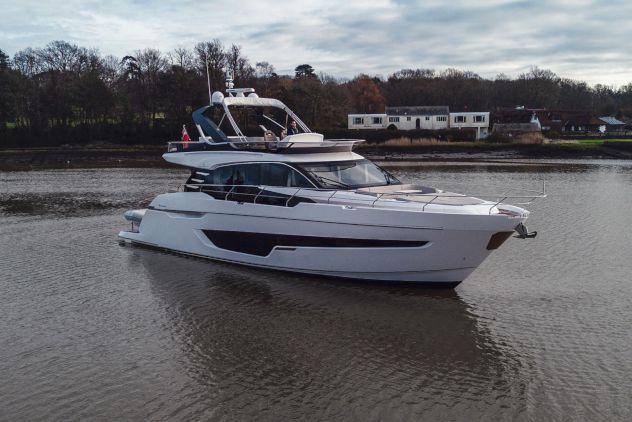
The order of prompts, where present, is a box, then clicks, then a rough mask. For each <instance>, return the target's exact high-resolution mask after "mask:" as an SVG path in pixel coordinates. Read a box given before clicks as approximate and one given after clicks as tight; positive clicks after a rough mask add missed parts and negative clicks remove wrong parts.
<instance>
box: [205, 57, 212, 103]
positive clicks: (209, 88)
mask: <svg viewBox="0 0 632 422" xmlns="http://www.w3.org/2000/svg"><path fill="white" fill-rule="evenodd" d="M204 62H205V63H206V85H207V86H208V104H209V105H213V98H212V96H211V77H210V76H209V73H208V52H206V54H205V56H204Z"/></svg>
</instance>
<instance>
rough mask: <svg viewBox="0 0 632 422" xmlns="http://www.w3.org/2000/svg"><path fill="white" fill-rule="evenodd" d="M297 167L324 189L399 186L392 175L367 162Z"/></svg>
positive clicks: (305, 164) (308, 164)
mask: <svg viewBox="0 0 632 422" xmlns="http://www.w3.org/2000/svg"><path fill="white" fill-rule="evenodd" d="M298 167H300V168H301V169H302V170H303V171H304V172H305V173H308V174H309V175H310V176H311V177H312V178H314V179H315V181H316V182H317V183H318V184H319V185H320V187H322V188H325V189H329V188H334V189H340V188H342V189H352V188H353V189H355V188H363V187H367V186H385V185H399V184H401V182H400V181H399V180H397V179H396V178H395V177H394V176H393V175H391V174H390V173H388V172H387V171H386V170H384V169H382V168H380V167H378V166H377V165H375V164H373V163H372V162H371V161H369V160H360V161H337V162H329V163H304V164H300V165H299V166H298Z"/></svg>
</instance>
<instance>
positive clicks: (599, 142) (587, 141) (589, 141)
mask: <svg viewBox="0 0 632 422" xmlns="http://www.w3.org/2000/svg"><path fill="white" fill-rule="evenodd" d="M575 142H577V143H578V144H582V145H603V143H604V142H632V139H599V138H597V139H578V140H577V141H575Z"/></svg>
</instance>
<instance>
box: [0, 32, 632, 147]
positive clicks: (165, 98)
mask: <svg viewBox="0 0 632 422" xmlns="http://www.w3.org/2000/svg"><path fill="white" fill-rule="evenodd" d="M207 66H208V78H209V80H210V85H211V89H212V90H213V91H216V90H221V91H223V90H224V79H225V73H226V71H230V72H232V74H233V75H234V79H235V86H237V87H253V88H255V89H256V91H257V93H258V94H259V95H260V96H264V97H274V98H278V99H280V100H281V101H283V102H285V103H286V104H287V105H288V106H289V107H290V108H292V109H293V110H294V111H295V112H296V113H297V114H298V115H299V116H301V118H302V119H303V120H304V121H305V122H306V123H307V124H308V125H309V126H310V127H311V128H312V130H317V131H321V132H326V131H338V132H339V131H340V129H344V128H346V125H347V114H349V113H380V112H383V111H384V107H385V105H389V106H407V105H447V106H449V107H450V109H451V111H466V110H470V111H492V112H493V111H495V110H498V109H500V108H506V107H514V106H516V105H524V106H526V107H529V108H547V109H557V110H560V109H562V110H575V111H588V112H591V113H593V114H595V115H602V116H603V115H611V116H616V117H618V118H620V119H624V120H626V119H627V120H629V119H631V118H632V83H629V84H627V85H625V86H623V87H620V88H614V87H610V86H606V85H595V86H589V85H588V84H587V83H585V82H581V81H576V80H572V79H567V78H562V77H560V76H558V75H556V74H555V73H553V72H551V71H550V70H546V69H540V68H537V67H533V68H532V69H531V70H530V71H528V72H526V73H524V74H521V75H519V76H518V77H515V78H510V77H507V76H506V75H502V74H500V75H498V76H496V77H495V78H493V79H485V78H482V77H480V76H479V75H477V74H476V73H473V72H469V71H461V70H457V69H447V70H443V71H435V70H432V69H402V70H399V71H397V72H395V73H393V74H391V75H388V76H387V77H380V76H374V77H372V76H368V75H364V74H360V75H358V76H356V77H354V78H352V79H342V78H336V77H334V76H332V75H328V74H325V73H322V72H317V71H316V70H315V69H314V68H313V67H312V66H310V65H309V64H299V65H297V66H296V68H295V72H294V74H293V75H282V74H278V73H277V71H276V69H275V67H274V66H273V65H272V64H270V63H268V62H265V61H263V62H257V63H254V64H253V63H251V62H250V60H248V58H247V57H246V56H245V55H244V53H243V52H242V49H241V47H240V46H238V45H235V44H232V45H230V46H226V45H224V44H222V42H220V41H219V40H217V39H215V40H212V41H207V42H200V43H198V44H196V45H195V46H193V48H176V49H174V50H172V51H169V52H167V53H164V52H161V51H159V50H157V49H152V48H148V49H144V50H137V51H135V52H134V53H132V54H130V55H127V56H125V57H123V58H117V57H114V56H111V55H101V54H100V53H99V51H98V50H96V49H91V48H85V47H81V46H78V45H75V44H72V43H68V42H66V41H53V42H51V43H49V44H48V45H46V46H45V47H42V48H27V49H24V50H21V51H18V52H17V53H15V55H14V56H13V57H12V58H11V57H9V56H8V55H7V54H5V53H4V52H3V51H2V50H0V141H1V142H0V147H22V146H49V145H59V144H73V143H84V142H91V141H106V142H118V143H129V144H136V143H164V142H165V141H166V140H173V139H176V138H177V137H178V135H179V133H180V130H181V125H182V124H183V123H190V114H191V112H192V111H193V110H194V109H196V108H198V107H200V106H202V105H204V104H207V103H208V88H207V73H206V72H207Z"/></svg>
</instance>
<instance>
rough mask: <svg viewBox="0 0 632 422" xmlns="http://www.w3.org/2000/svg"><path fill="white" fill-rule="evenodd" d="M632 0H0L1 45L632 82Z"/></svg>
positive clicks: (285, 67)
mask: <svg viewBox="0 0 632 422" xmlns="http://www.w3.org/2000/svg"><path fill="white" fill-rule="evenodd" d="M630 22H632V1H630V0H621V1H617V0H615V1H588V0H552V1H541V0H531V1H509V0H490V1H485V0H479V1H465V0H450V1H443V0H425V1H424V0H419V1H412V0H361V1H360V0H346V1H334V0H312V1H305V0H302V1H271V0H244V1H242V0H236V1H226V0H225V1H215V0H197V1H188V0H187V1H177V0H170V1H168V0H160V1H148V0H127V1H125V0H114V1H107V0H99V1H92V0H65V1H56V0H52V1H31V0H0V49H2V50H4V51H5V52H6V53H8V54H9V55H11V56H12V55H13V54H14V53H15V52H16V51H18V50H20V49H23V48H26V47H43V46H44V45H46V44H47V43H48V42H50V41H52V40H65V41H68V42H71V43H76V44H79V45H80V46H83V47H94V48H98V49H99V50H100V51H101V53H102V54H113V55H116V56H118V57H122V56H124V55H126V54H130V53H131V52H133V51H134V50H138V49H143V48H148V47H153V48H159V49H160V50H161V51H163V52H167V51H169V50H170V49H172V48H174V47H178V46H182V47H189V48H190V47H192V46H193V45H194V44H195V43H197V42H199V41H206V40H211V39H213V38H219V39H220V40H221V41H222V42H223V43H224V44H227V45H230V44H232V43H236V44H239V45H241V46H242V51H243V52H244V54H245V55H246V56H247V57H248V58H249V59H250V61H251V62H252V63H253V65H254V63H255V62H257V61H264V60H265V61H268V62H270V63H271V64H272V65H274V66H275V67H276V69H277V71H278V72H279V73H293V69H294V67H296V65H298V64H301V63H309V64H311V65H312V66H313V67H314V68H315V69H316V71H323V72H326V73H329V74H332V75H334V76H338V77H352V76H354V75H356V74H358V73H367V74H370V75H382V76H388V75H389V74H390V73H393V72H394V71H396V70H399V69H402V68H433V69H437V70H442V69H445V68H449V67H452V68H457V69H461V70H471V71H473V72H476V73H478V74H479V75H481V76H483V77H487V78H493V77H494V76H496V75H497V74H499V73H505V74H506V75H508V76H511V77H515V76H517V75H519V74H520V73H522V72H525V71H527V70H528V69H529V68H530V67H531V66H534V65H535V66H538V67H541V68H546V69H551V70H552V71H554V72H555V73H557V74H558V75H560V76H563V77H569V78H573V79H578V80H584V81H586V82H588V83H590V84H596V83H602V84H607V85H615V86H620V85H623V84H627V83H630V82H632V24H630Z"/></svg>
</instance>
